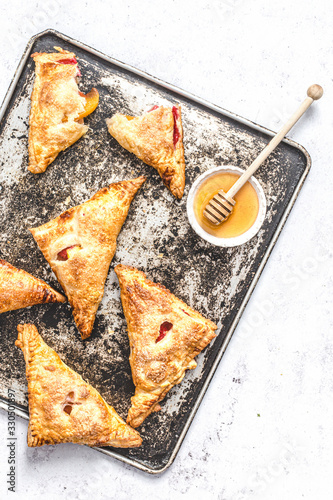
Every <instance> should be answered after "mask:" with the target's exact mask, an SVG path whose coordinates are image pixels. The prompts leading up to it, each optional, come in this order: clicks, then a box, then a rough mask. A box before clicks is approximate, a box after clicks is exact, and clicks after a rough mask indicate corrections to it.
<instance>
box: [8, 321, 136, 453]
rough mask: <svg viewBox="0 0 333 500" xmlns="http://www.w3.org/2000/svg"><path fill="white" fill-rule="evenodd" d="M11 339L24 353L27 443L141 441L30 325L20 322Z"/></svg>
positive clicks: (132, 443) (132, 444) (114, 443)
mask: <svg viewBox="0 0 333 500" xmlns="http://www.w3.org/2000/svg"><path fill="white" fill-rule="evenodd" d="M17 329H18V338H17V340H16V342H15V345H16V346H17V347H20V348H21V349H22V351H23V354H24V359H25V362H26V376H27V380H28V397H29V417H30V418H29V427H28V446H43V445H44V444H57V443H77V444H87V445H88V446H114V447H119V448H129V447H136V446H140V445H141V442H142V440H141V437H140V435H139V433H138V432H137V431H135V430H134V429H132V428H131V427H129V426H128V425H126V424H125V422H124V421H123V420H122V419H121V418H120V416H119V415H118V414H117V412H116V411H115V410H114V408H112V406H109V405H108V404H107V403H106V401H104V399H103V398H102V396H101V395H100V394H99V393H98V392H97V391H96V389H94V388H93V387H92V386H91V385H90V384H88V383H87V382H85V381H84V380H83V379H82V377H81V376H80V375H79V374H78V373H76V372H75V371H74V370H72V369H71V368H69V367H68V366H67V365H65V363H63V362H62V361H61V359H60V357H59V356H58V354H57V353H56V352H55V351H54V350H53V349H51V348H50V347H49V346H48V345H47V344H46V343H45V342H44V341H43V339H42V338H41V336H40V335H39V333H38V331H37V328H36V327H35V326H34V325H30V324H25V325H18V327H17Z"/></svg>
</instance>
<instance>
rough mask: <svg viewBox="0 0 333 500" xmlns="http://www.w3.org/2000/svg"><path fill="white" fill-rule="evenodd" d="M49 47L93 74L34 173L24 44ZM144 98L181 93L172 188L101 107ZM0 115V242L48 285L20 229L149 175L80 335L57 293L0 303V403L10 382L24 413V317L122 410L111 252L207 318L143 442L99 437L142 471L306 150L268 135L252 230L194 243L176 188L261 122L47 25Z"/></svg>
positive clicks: (244, 145) (124, 389)
mask: <svg viewBox="0 0 333 500" xmlns="http://www.w3.org/2000/svg"><path fill="white" fill-rule="evenodd" d="M54 46H60V47H63V48H65V49H69V50H73V51H74V52H75V53H76V54H77V58H78V60H79V64H80V68H81V71H82V80H81V83H80V90H82V91H84V92H87V91H89V90H90V88H91V87H97V89H98V91H99V93H100V105H99V107H98V108H97V110H96V111H95V112H94V113H93V114H92V115H91V116H89V117H88V118H87V119H86V123H88V125H89V127H90V130H89V132H88V134H87V136H86V137H84V138H82V139H80V140H79V141H78V142H77V143H76V144H74V145H73V146H72V147H70V148H69V149H67V150H66V151H65V152H63V153H61V154H60V155H59V156H58V158H57V159H56V160H55V161H54V162H53V163H52V164H51V165H50V166H49V167H48V169H47V170H46V172H45V173H44V174H41V175H33V174H31V173H30V172H28V170H27V164H28V140H27V133H28V115H29V106H30V93H31V90H32V85H33V79H34V64H33V61H32V59H31V58H30V55H31V54H32V53H33V52H36V51H46V52H47V51H52V49H53V47H54ZM156 103H157V104H162V103H163V104H164V103H168V104H173V103H180V104H181V106H182V116H183V126H184V146H185V156H186V189H185V195H184V197H183V199H182V200H181V201H177V200H176V199H175V198H174V197H173V196H172V195H171V194H170V193H169V192H168V191H167V189H166V188H165V187H164V186H163V185H162V183H161V180H160V177H159V176H158V174H157V172H155V171H154V170H153V169H152V168H150V167H148V166H147V165H145V164H143V163H142V162H141V161H139V160H138V159H137V158H136V157H135V156H134V155H132V154H130V153H128V152H127V151H125V150H124V149H122V148H121V147H120V146H119V145H118V144H117V142H116V141H115V140H114V139H113V138H112V137H111V136H110V134H109V133H108V131H107V128H106V125H105V119H106V118H107V117H110V116H111V115H112V114H113V113H115V112H117V111H119V112H122V113H126V114H140V113H142V112H144V111H146V110H147V109H149V107H150V106H153V105H154V104H156ZM0 119H1V124H0V151H1V159H0V162H1V163H0V207H1V220H0V255H1V257H2V258H3V259H5V260H7V261H9V262H10V263H11V264H13V265H15V266H17V267H19V268H23V269H25V270H26V271H28V272H30V273H32V274H33V275H35V276H38V277H40V278H42V279H44V280H46V281H47V282H48V283H50V284H51V285H52V286H54V287H55V288H58V289H59V284H58V283H57V281H56V279H55V277H54V275H53V274H52V272H51V270H50V268H49V266H48V264H47V263H46V261H45V260H44V258H43V256H42V254H41V252H40V251H39V250H38V248H37V246H36V244H35V243H34V241H33V238H32V236H31V235H30V232H29V231H28V228H30V227H36V226H38V225H40V224H42V223H45V222H46V221H48V220H50V219H52V218H54V217H56V216H57V215H59V214H60V213H61V212H63V211H64V210H66V209H67V208H69V207H71V206H74V205H77V204H80V203H82V202H83V201H85V200H87V199H88V198H90V197H91V196H92V195H93V194H94V193H95V192H96V191H98V190H99V189H100V188H102V187H104V186H107V185H108V184H109V183H111V182H113V181H116V180H121V179H126V178H131V177H133V176H139V175H141V174H145V175H146V176H147V182H146V183H145V185H144V186H143V188H142V189H141V190H140V191H139V193H138V194H137V196H136V198H135V200H134V202H133V203H132V206H131V209H130V212H129V215H128V218H127V220H126V223H125V225H124V227H123V229H122V231H121V233H120V236H119V238H118V247H117V252H116V255H115V258H114V260H113V262H112V264H111V268H110V272H109V276H108V279H107V282H106V287H105V295H104V298H103V301H102V303H101V306H100V308H99V311H98V313H97V317H96V323H95V327H94V330H93V333H92V335H91V338H90V339H89V340H86V341H84V342H82V341H81V339H80V336H79V334H78V332H77V330H76V328H75V326H74V321H73V318H72V314H71V310H70V307H69V306H68V304H60V305H43V306H35V307H32V308H30V309H24V310H19V311H12V312H8V313H4V314H1V315H0V325H1V339H0V345H1V351H2V354H1V372H0V398H1V406H2V408H4V409H6V407H7V402H6V398H7V392H8V388H13V389H15V392H16V406H17V413H18V414H19V415H21V416H22V417H24V418H28V411H27V392H26V379H25V365H24V361H23V356H22V353H21V351H20V350H19V349H17V348H16V347H15V346H14V341H15V339H16V336H17V330H16V327H17V324H18V323H23V322H31V323H34V324H35V325H36V326H37V327H38V330H39V331H40V333H41V335H42V336H43V338H44V339H45V341H46V342H47V343H48V344H49V345H50V346H51V347H52V348H54V349H55V350H56V351H57V352H58V353H59V355H60V356H61V358H62V359H63V360H64V361H65V362H66V363H67V364H68V365H69V366H70V367H72V368H73V369H74V370H76V371H77V372H78V373H80V374H81V375H82V376H83V378H84V379H85V380H87V381H89V382H90V383H91V384H92V385H93V386H94V387H96V388H97V389H98V390H99V391H100V392H101V394H102V395H103V397H104V398H105V399H106V401H108V403H110V404H112V405H113V406H114V407H115V409H116V410H117V411H118V412H119V413H120V415H121V416H122V417H123V418H126V414H127V410H128V408H129V405H130V397H131V395H132V394H133V393H134V386H133V383H132V378H131V373H130V366H129V361H128V356H129V346H128V339H127V332H126V322H125V319H124V315H123V312H122V308H121V303H120V300H119V287H118V282H117V279H116V276H115V273H114V270H113V268H114V266H115V265H116V264H118V263H119V262H122V263H124V264H129V265H134V266H135V267H138V268H139V269H141V270H143V271H145V272H146V273H147V275H148V277H149V278H150V279H152V280H154V281H157V282H160V283H162V284H164V285H165V286H167V287H168V288H169V289H170V290H171V291H172V292H173V293H175V295H177V296H178V297H180V298H182V299H183V300H184V301H185V302H187V303H189V304H190V305H191V306H192V307H194V308H196V309H198V310H199V311H200V312H201V313H202V314H204V315H205V316H207V317H208V318H210V319H211V320H213V321H215V322H217V323H218V326H219V335H218V337H217V338H216V339H215V340H214V341H213V342H212V343H211V345H210V346H209V347H208V348H207V349H206V350H205V351H204V352H202V353H201V354H200V355H199V356H198V358H197V359H198V367H197V368H196V369H195V370H193V371H189V372H188V373H187V374H186V376H185V378H184V380H183V382H182V383H181V384H180V385H178V386H176V387H174V388H173V389H172V391H170V393H169V394H168V395H167V397H166V398H165V400H164V401H163V403H162V410H161V411H160V412H158V413H155V414H153V415H151V416H150V417H149V418H147V419H146V421H145V422H144V424H143V425H142V426H141V428H140V429H139V430H140V432H141V435H142V438H143V445H142V447H140V448H138V449H132V450H121V449H111V448H105V449H100V451H102V452H103V453H106V454H108V455H110V456H112V457H115V458H117V459H119V460H122V461H123V462H126V463H128V464H131V465H133V466H135V467H137V468H139V469H142V470H144V471H146V472H150V473H159V472H162V471H163V470H165V469H166V468H167V467H168V466H169V465H170V464H171V463H172V461H173V460H174V458H175V456H176V454H177V451H178V450H179V447H180V445H181V443H182V441H183V439H184V437H185V434H186V432H187V430H188V428H189V425H190V423H191V421H192V419H193V417H194V415H195V412H196V410H197V408H198V405H199V404H200V401H201V400H202V398H203V395H204V393H205V391H206V389H207V386H208V384H209V383H210V381H211V379H212V376H213V374H214V371H215V369H216V367H217V364H218V363H219V361H220V359H221V357H222V355H223V353H224V351H225V349H226V347H227V344H228V342H229V340H230V338H231V336H232V334H233V332H234V330H235V328H236V325H237V323H238V321H239V318H240V316H241V314H242V312H243V310H244V307H245V305H246V303H247V301H248V300H249V297H250V295H251V293H252V291H253V288H254V286H255V284H256V283H257V281H258V278H259V276H260V274H261V272H262V270H263V267H264V265H265V263H266V262H267V259H268V257H269V254H270V252H271V251H272V248H273V246H274V244H275V242H276V240H277V237H278V235H279V233H280V231H281V229H282V227H283V225H284V223H285V221H286V218H287V216H288V214H289V212H290V210H291V208H292V205H293V203H294V202H295V199H296V197H297V194H298V192H299V190H300V188H301V186H302V183H303V182H304V179H305V177H306V175H307V173H308V171H309V168H310V157H309V155H308V153H307V152H306V151H305V150H304V148H302V147H301V146H299V145H298V144H296V143H295V142H293V141H291V140H285V141H284V142H282V143H281V144H280V146H279V147H278V148H277V149H276V150H275V152H274V153H273V154H272V155H271V156H270V157H269V159H268V160H267V161H266V162H265V165H264V166H262V167H261V168H260V169H259V170H258V172H257V174H256V177H257V178H258V179H259V181H260V182H261V184H262V186H263V188H264V191H265V195H266V199H267V215H266V218H265V221H264V224H263V226H262V228H261V230H260V231H259V233H258V234H257V236H256V237H254V238H253V239H252V240H251V241H250V242H248V243H247V244H245V245H243V246H240V247H235V248H229V249H227V248H226V249H223V248H217V247H214V246H212V245H210V244H208V243H206V242H204V241H203V240H201V239H200V238H199V237H198V236H197V235H196V234H195V233H194V232H193V230H192V229H191V227H190V225H189V223H188V221H187V217H186V198H187V194H188V190H189V188H190V186H191V184H192V183H193V181H194V180H195V179H196V177H197V176H198V175H199V174H200V173H202V172H203V171H205V170H207V169H209V168H212V167H215V166H218V165H221V164H233V165H238V166H241V167H245V168H246V166H248V165H249V164H250V163H251V160H252V159H254V158H255V157H256V156H257V155H258V153H259V152H260V150H261V149H262V148H263V147H264V146H265V144H266V143H267V142H268V140H269V139H270V136H271V135H272V132H270V131H268V130H266V129H264V128H263V127H260V126H258V125H256V124H254V123H251V122H250V121H248V120H245V119H244V118H240V117H239V116H236V115H234V114H232V113H230V112H228V111H225V110H223V109H221V108H219V107H217V106H215V105H213V104H210V103H207V102H205V101H204V100H202V99H200V98H198V97H195V96H193V95H191V94H189V93H188V92H185V91H183V90H180V89H178V88H176V87H174V86H172V85H170V84H167V83H164V82H161V81H160V80H158V79H156V78H154V77H151V76H149V75H147V74H146V73H143V72H142V71H139V70H137V69H134V68H131V67H130V66H128V65H126V64H123V63H120V62H119V61H116V60H114V59H112V58H110V57H107V56H105V55H104V54H101V53H100V52H98V51H96V50H94V49H92V48H90V47H88V46H86V45H84V44H82V43H80V42H77V41H75V40H73V39H71V38H69V37H67V36H65V35H62V34H61V33H58V32H56V31H53V30H47V31H45V32H43V33H41V34H39V35H37V36H35V37H33V38H32V39H31V40H30V42H29V44H28V46H27V48H26V50H25V52H24V55H23V57H22V60H21V62H20V64H19V66H18V69H17V71H16V73H15V76H14V79H13V81H12V83H11V85H10V88H9V90H8V92H7V95H6V97H5V99H4V102H3V104H2V108H1V114H0ZM221 404H223V402H222V403H221Z"/></svg>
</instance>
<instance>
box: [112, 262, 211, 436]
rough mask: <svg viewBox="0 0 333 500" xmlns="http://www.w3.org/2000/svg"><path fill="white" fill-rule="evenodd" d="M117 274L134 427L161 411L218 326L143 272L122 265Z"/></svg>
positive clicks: (131, 416) (129, 418)
mask: <svg viewBox="0 0 333 500" xmlns="http://www.w3.org/2000/svg"><path fill="white" fill-rule="evenodd" d="M115 272H116V274H117V276H118V279H119V284H120V291H121V301H122V305H123V309H124V314H125V318H126V321H127V326H128V336H129V341H130V349H131V353H130V365H131V369H132V376H133V382H134V384H135V395H134V396H133V397H132V398H131V402H132V407H131V408H130V410H129V412H128V417H127V423H128V424H130V425H131V426H132V427H138V426H139V425H141V424H142V422H143V421H144V420H145V418H146V417H147V416H148V415H149V414H150V413H152V412H153V411H158V410H159V402H160V401H161V400H162V399H163V398H164V397H165V395H166V394H167V392H168V391H169V390H170V389H171V388H172V387H173V386H174V385H176V384H179V383H180V382H181V381H182V379H183V377H184V375H185V370H187V369H193V368H195V367H196V362H195V360H194V358H195V356H196V355H197V354H199V352H201V351H202V350H203V349H204V348H205V347H206V346H207V345H208V344H209V343H210V341H211V340H212V339H213V338H214V337H216V334H215V333H214V331H215V330H216V328H217V326H216V325H215V324H214V323H213V322H212V321H210V320H209V319H206V318H204V317H203V316H202V315H201V314H199V313H198V312H197V311H195V310H194V309H192V308H191V307H189V306H188V305H187V304H185V302H183V301H182V300H180V299H178V298H177V297H175V296H174V295H173V294H172V293H171V292H170V291H169V290H167V289H166V288H165V287H164V286H163V285H160V284H158V283H153V282H152V281H149V280H148V279H147V278H146V276H145V274H144V273H143V272H141V271H138V270H137V269H135V268H133V267H130V266H124V265H118V266H116V267H115Z"/></svg>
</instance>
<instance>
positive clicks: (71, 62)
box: [57, 57, 77, 64]
mask: <svg viewBox="0 0 333 500" xmlns="http://www.w3.org/2000/svg"><path fill="white" fill-rule="evenodd" d="M57 62H58V63H60V64H77V60H76V59H75V57H72V58H70V59H60V60H59V61H57Z"/></svg>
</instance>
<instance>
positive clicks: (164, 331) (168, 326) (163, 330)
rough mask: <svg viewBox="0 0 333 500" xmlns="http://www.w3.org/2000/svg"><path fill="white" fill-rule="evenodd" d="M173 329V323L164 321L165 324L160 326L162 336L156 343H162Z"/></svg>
mask: <svg viewBox="0 0 333 500" xmlns="http://www.w3.org/2000/svg"><path fill="white" fill-rule="evenodd" d="M172 327H173V324H172V323H169V321H164V323H162V324H161V326H160V334H159V336H158V337H157V339H156V340H155V343H156V344H157V342H160V340H162V339H164V337H165V336H166V334H167V332H168V331H169V330H171V328H172Z"/></svg>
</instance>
